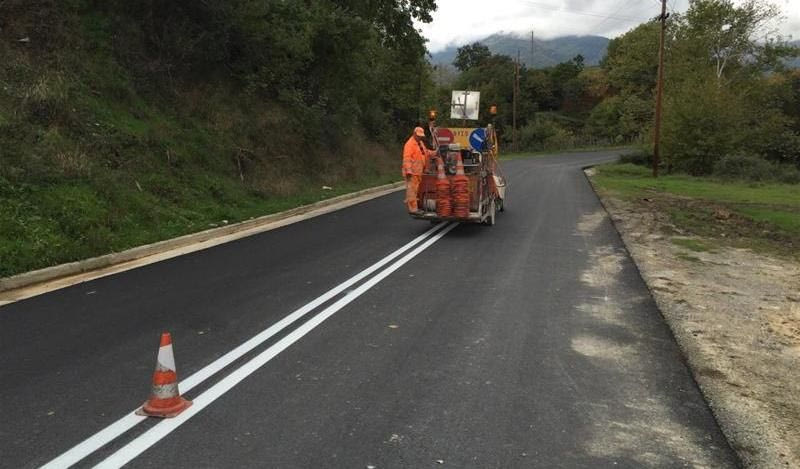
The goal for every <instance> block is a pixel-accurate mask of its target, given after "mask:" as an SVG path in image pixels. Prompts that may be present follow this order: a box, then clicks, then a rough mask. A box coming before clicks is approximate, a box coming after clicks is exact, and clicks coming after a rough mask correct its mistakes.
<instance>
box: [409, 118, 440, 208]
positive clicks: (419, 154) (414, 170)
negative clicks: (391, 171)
mask: <svg viewBox="0 0 800 469" xmlns="http://www.w3.org/2000/svg"><path fill="white" fill-rule="evenodd" d="M424 140H425V130H424V129H423V128H422V127H417V128H415V129H414V133H413V134H412V135H411V138H409V139H408V141H407V142H406V144H405V146H404V147H403V178H404V179H405V181H406V207H407V208H408V213H413V214H421V213H422V211H421V210H419V208H418V207H417V191H419V183H420V182H421V181H422V171H423V169H424V168H425V161H426V160H427V158H428V157H430V156H434V155H436V152H435V151H433V150H428V149H427V148H425V143H423V141H424Z"/></svg>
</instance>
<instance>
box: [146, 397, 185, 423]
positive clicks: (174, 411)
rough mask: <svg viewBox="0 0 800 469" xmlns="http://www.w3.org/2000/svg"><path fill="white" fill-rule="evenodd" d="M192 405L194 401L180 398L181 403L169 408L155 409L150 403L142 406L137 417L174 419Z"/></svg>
mask: <svg viewBox="0 0 800 469" xmlns="http://www.w3.org/2000/svg"><path fill="white" fill-rule="evenodd" d="M191 405H192V401H189V400H186V399H184V398H182V397H181V398H180V402H178V403H177V404H175V405H172V406H169V407H155V406H153V405H151V404H150V401H147V402H145V403H144V404H142V407H140V408H139V409H137V410H136V415H143V416H146V417H159V418H164V419H168V418H172V417H175V416H176V415H178V414H180V413H181V412H183V411H184V410H186V409H188V408H189V406H191Z"/></svg>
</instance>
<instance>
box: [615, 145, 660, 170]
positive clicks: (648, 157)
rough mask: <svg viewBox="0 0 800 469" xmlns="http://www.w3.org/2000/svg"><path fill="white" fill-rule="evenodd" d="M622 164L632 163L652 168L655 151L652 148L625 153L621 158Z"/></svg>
mask: <svg viewBox="0 0 800 469" xmlns="http://www.w3.org/2000/svg"><path fill="white" fill-rule="evenodd" d="M619 162H620V163H631V164H636V165H640V166H652V164H653V151H652V149H651V148H639V149H637V150H635V151H633V152H631V153H624V154H622V155H621V156H620V157H619Z"/></svg>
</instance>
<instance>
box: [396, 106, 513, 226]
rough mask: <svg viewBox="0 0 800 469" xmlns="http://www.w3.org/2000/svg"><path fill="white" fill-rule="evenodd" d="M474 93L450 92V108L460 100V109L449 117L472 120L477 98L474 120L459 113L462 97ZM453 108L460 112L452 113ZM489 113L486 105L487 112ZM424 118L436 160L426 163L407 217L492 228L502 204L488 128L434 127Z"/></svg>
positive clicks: (494, 149) (494, 140) (492, 138)
mask: <svg viewBox="0 0 800 469" xmlns="http://www.w3.org/2000/svg"><path fill="white" fill-rule="evenodd" d="M463 93H466V94H463ZM476 94H478V93H477V92H464V91H454V92H453V96H454V103H456V100H457V99H459V98H461V97H462V96H463V99H464V101H463V102H464V104H454V105H453V106H454V107H455V108H456V109H455V110H454V111H451V114H455V115H456V116H458V117H459V118H461V117H464V119H465V120H466V119H468V118H473V119H477V98H475V99H474V100H473V103H474V110H473V112H474V117H466V116H469V114H468V112H469V111H465V109H466V108H467V107H466V102H467V96H469V95H473V96H474V95H476ZM458 106H462V108H461V109H458ZM495 109H496V108H494V106H492V107H491V108H490V112H492V113H493V111H494V110H495ZM459 113H460V115H459ZM430 117H431V118H430V122H429V128H430V132H431V136H432V139H431V140H432V141H433V145H434V147H435V149H436V156H434V157H431V158H428V159H427V160H426V164H425V167H424V170H423V174H422V181H421V183H420V186H419V191H418V193H417V194H418V200H417V206H418V207H420V209H421V212H420V213H415V214H412V215H411V216H412V217H414V218H418V219H421V220H429V221H431V222H439V221H459V222H467V223H483V224H486V225H494V224H495V218H496V216H497V212H502V211H503V210H504V208H505V207H504V205H505V199H506V180H505V178H504V177H503V176H502V174H501V173H500V165H499V161H498V152H499V146H498V142H497V133H496V131H495V128H494V126H492V125H491V124H489V125H487V126H486V127H477V128H467V127H463V128H438V127H436V124H435V113H432V115H431V116H430Z"/></svg>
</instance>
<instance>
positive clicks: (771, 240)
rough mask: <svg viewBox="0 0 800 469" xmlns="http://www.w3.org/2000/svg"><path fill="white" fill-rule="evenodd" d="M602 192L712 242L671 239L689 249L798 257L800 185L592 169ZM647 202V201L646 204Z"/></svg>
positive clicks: (626, 167) (629, 167) (616, 167)
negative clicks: (722, 247) (728, 247)
mask: <svg viewBox="0 0 800 469" xmlns="http://www.w3.org/2000/svg"><path fill="white" fill-rule="evenodd" d="M595 170H596V172H595V175H594V176H593V177H592V180H593V182H594V183H595V185H596V186H597V187H598V188H599V189H600V190H601V191H604V192H607V193H609V194H610V195H614V196H616V197H620V198H623V199H627V200H629V201H634V202H636V203H646V204H648V205H647V206H648V207H650V209H651V210H654V211H663V212H666V213H668V214H669V216H670V219H671V221H672V223H673V224H674V225H675V226H676V227H678V228H680V229H682V230H684V231H688V232H689V233H691V234H694V235H698V236H702V237H707V238H713V239H714V241H713V242H707V241H700V240H696V239H684V238H675V239H673V240H672V242H673V243H674V244H676V245H678V246H681V247H683V248H686V249H689V250H690V251H695V252H703V251H706V250H709V249H710V246H711V244H716V243H724V244H732V245H735V246H740V247H749V248H753V249H757V250H762V251H769V252H773V253H776V252H777V253H782V254H788V255H791V256H797V250H798V247H800V185H792V184H778V183H769V184H764V183H759V184H755V183H746V182H727V181H719V180H715V179H711V178H701V177H692V176H688V175H683V174H670V175H662V176H660V177H659V178H658V179H654V178H653V177H652V173H651V171H650V169H649V168H645V167H642V166H637V165H633V164H609V165H601V166H597V167H596V168H595ZM644 201H647V202H644Z"/></svg>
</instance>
